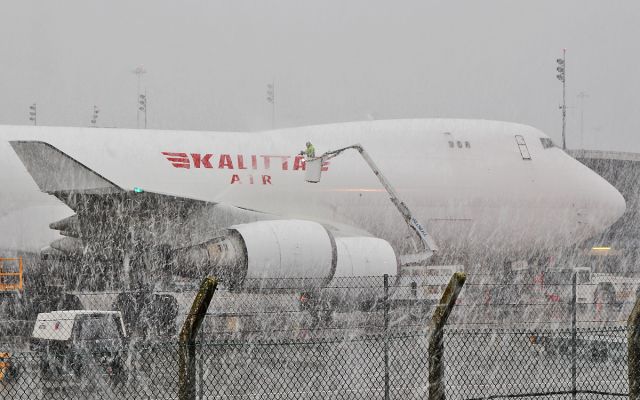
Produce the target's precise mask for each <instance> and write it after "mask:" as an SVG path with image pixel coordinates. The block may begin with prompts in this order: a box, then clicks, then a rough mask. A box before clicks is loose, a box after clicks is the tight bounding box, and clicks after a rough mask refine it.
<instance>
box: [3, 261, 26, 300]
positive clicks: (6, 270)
mask: <svg viewBox="0 0 640 400" xmlns="http://www.w3.org/2000/svg"><path fill="white" fill-rule="evenodd" d="M22 269H23V267H22V257H18V258H0V292H12V291H16V290H17V291H22V283H23V281H22Z"/></svg>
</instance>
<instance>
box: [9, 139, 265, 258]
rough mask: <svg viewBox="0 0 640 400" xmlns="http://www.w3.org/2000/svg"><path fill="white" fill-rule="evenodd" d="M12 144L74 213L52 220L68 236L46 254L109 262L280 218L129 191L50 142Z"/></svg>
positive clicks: (40, 180) (36, 176) (42, 187)
mask: <svg viewBox="0 0 640 400" xmlns="http://www.w3.org/2000/svg"><path fill="white" fill-rule="evenodd" d="M10 144H11V146H12V147H13V149H14V150H15V152H16V153H17V155H18V157H19V158H20V160H21V161H22V163H23V164H24V165H25V167H26V169H27V171H28V172H29V174H30V175H31V176H32V178H33V180H34V181H35V183H36V184H37V185H38V187H39V188H40V190H41V191H43V192H45V193H48V194H50V195H53V196H55V197H56V198H58V199H59V200H60V201H62V202H63V203H65V204H66V205H67V206H68V207H69V208H71V209H72V210H73V211H75V214H74V215H72V216H71V217H68V218H65V219H63V220H60V221H51V224H50V228H51V229H55V230H59V231H60V234H61V235H63V236H65V237H64V238H61V239H59V240H56V241H54V242H52V243H51V248H52V249H53V250H48V251H49V252H50V253H53V254H58V255H64V256H81V255H83V254H97V255H99V256H100V257H103V258H107V259H110V258H112V257H113V256H115V254H112V253H120V254H122V252H126V251H127V250H128V249H132V250H133V249H135V248H138V247H145V248H151V247H163V248H170V249H172V248H179V247H184V246H188V245H192V244H194V243H198V242H200V241H203V240H205V239H206V238H207V237H211V235H214V234H215V233H216V232H217V231H219V230H221V229H224V228H225V227H228V226H230V225H232V224H236V223H246V222H253V221H256V220H261V219H275V218H277V216H270V215H268V214H264V213H261V212H258V211H253V210H246V209H242V208H238V207H233V206H230V205H224V204H217V203H212V202H207V201H201V200H196V199H190V198H185V197H179V196H172V195H165V194H160V193H152V192H146V191H136V190H133V191H131V190H125V189H123V188H121V187H119V186H118V185H117V184H115V183H113V182H111V181H110V180H109V179H107V178H105V177H104V176H102V175H100V174H99V173H97V172H95V171H93V170H91V169H90V168H88V167H87V166H85V165H83V164H82V163H80V162H79V161H77V160H75V159H73V158H72V157H70V156H69V155H67V154H65V153H64V152H62V151H61V150H59V149H57V148H55V147H54V146H52V145H50V144H48V143H45V142H39V141H13V142H10ZM60 253H62V254H60Z"/></svg>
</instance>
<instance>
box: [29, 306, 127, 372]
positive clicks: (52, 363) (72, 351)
mask: <svg viewBox="0 0 640 400" xmlns="http://www.w3.org/2000/svg"><path fill="white" fill-rule="evenodd" d="M126 340H127V333H126V330H125V326H124V322H123V320H122V315H121V313H120V312H119V311H97V310H71V311H53V312H48V313H40V314H38V317H37V319H36V323H35V326H34V328H33V334H32V335H31V343H30V345H31V350H32V351H36V352H39V353H40V354H41V358H40V373H41V376H42V379H44V380H53V381H57V380H64V379H66V378H81V377H83V375H86V378H89V379H93V378H97V377H100V376H104V377H107V378H108V380H109V381H110V383H122V382H124V381H125V380H126V373H125V365H124V362H125V360H126V358H127V357H126V349H127V346H126Z"/></svg>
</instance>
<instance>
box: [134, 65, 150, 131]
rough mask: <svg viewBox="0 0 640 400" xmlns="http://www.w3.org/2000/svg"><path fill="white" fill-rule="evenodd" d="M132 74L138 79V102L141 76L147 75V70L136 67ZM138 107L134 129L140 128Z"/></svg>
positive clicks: (138, 108)
mask: <svg viewBox="0 0 640 400" xmlns="http://www.w3.org/2000/svg"><path fill="white" fill-rule="evenodd" d="M133 73H134V74H136V76H137V77H138V101H140V96H141V95H142V93H141V91H140V85H141V83H142V75H144V74H146V73H147V70H146V69H144V66H142V65H140V66H138V67H136V69H134V70H133ZM140 111H141V110H140V107H137V108H136V127H137V128H140ZM145 118H146V112H145Z"/></svg>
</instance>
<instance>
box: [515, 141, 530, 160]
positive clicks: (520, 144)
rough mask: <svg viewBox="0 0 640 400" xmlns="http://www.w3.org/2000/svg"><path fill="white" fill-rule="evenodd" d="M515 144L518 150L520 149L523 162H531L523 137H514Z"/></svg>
mask: <svg viewBox="0 0 640 400" xmlns="http://www.w3.org/2000/svg"><path fill="white" fill-rule="evenodd" d="M516 143H517V144H518V149H520V155H521V156H522V159H523V160H531V154H530V153H529V148H528V147H527V142H525V141H524V137H522V136H521V135H516Z"/></svg>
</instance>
